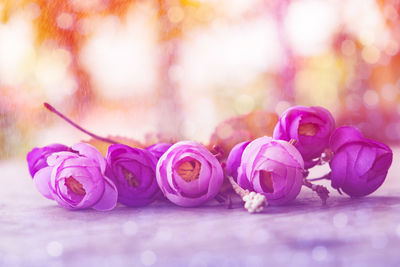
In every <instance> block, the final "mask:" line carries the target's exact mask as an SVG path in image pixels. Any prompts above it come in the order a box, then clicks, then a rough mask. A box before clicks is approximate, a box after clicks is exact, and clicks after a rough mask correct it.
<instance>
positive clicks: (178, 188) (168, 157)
mask: <svg viewBox="0 0 400 267" xmlns="http://www.w3.org/2000/svg"><path fill="white" fill-rule="evenodd" d="M156 175H157V182H158V185H159V186H160V188H161V191H162V192H163V193H164V195H165V196H166V197H167V198H168V199H169V200H170V201H171V202H173V203H175V204H177V205H179V206H183V207H194V206H199V205H201V204H203V203H204V202H206V201H208V200H210V199H212V198H214V197H215V196H216V195H217V194H218V192H219V190H220V188H221V186H222V182H223V179H224V175H223V171H222V168H221V165H220V163H219V162H218V160H217V159H216V158H215V156H213V155H212V154H211V153H210V152H209V151H208V150H207V149H206V148H205V147H204V146H202V145H201V144H199V143H197V142H193V141H181V142H178V143H176V144H174V145H173V146H171V147H170V148H169V149H168V150H167V152H166V153H165V154H164V155H162V156H161V158H160V159H159V161H158V163H157V169H156Z"/></svg>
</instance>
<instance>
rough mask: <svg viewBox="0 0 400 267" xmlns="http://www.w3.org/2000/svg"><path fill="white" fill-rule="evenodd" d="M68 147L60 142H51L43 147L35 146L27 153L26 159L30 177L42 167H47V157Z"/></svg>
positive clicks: (66, 149)
mask: <svg viewBox="0 0 400 267" xmlns="http://www.w3.org/2000/svg"><path fill="white" fill-rule="evenodd" d="M68 149H69V148H68V147H67V146H65V145H62V144H51V145H48V146H44V147H35V148H34V149H32V150H31V151H30V152H29V153H28V154H27V155H26V160H27V162H28V168H29V173H30V174H31V176H32V178H33V177H34V176H35V174H36V173H37V172H38V171H39V170H40V169H42V168H44V167H47V166H49V165H47V158H48V157H49V156H50V155H51V154H53V153H55V152H60V151H68Z"/></svg>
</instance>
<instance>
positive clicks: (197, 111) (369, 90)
mask: <svg viewBox="0 0 400 267" xmlns="http://www.w3.org/2000/svg"><path fill="white" fill-rule="evenodd" d="M399 5H400V4H399V1H396V0H388V1H375V0H348V1H344V0H343V1H342V0H327V1H317V0H285V1H262V0H251V1H242V0H235V1H231V0H223V1H216V0H194V1H186V0H180V1H178V0H168V1H164V0H161V1H118V0H90V1H78V0H69V1H59V0H54V1H52V2H51V4H49V2H48V1H45V0H23V1H12V0H3V1H2V2H0V127H1V133H0V158H7V157H12V156H23V155H24V153H26V151H27V150H29V148H31V147H32V146H35V145H42V144H46V143H51V142H65V143H69V142H74V140H75V141H77V139H85V138H87V137H86V136H84V135H82V134H81V133H77V132H76V131H75V130H73V129H71V128H69V126H67V125H64V123H63V122H61V121H59V120H58V119H56V118H54V117H53V116H52V115H49V114H47V113H46V112H45V111H44V109H43V108H42V107H41V105H42V103H43V102H50V103H51V104H53V105H55V106H56V107H57V108H58V109H60V110H61V111H63V112H64V113H66V114H67V115H68V116H70V117H71V118H72V119H73V120H75V121H77V122H78V123H80V124H82V125H83V126H85V127H86V128H89V129H90V130H92V131H94V132H96V133H98V134H101V135H118V136H124V137H130V138H134V139H137V140H139V141H141V142H145V143H146V142H154V141H155V140H158V139H159V138H161V137H160V136H162V137H163V138H167V139H194V140H198V141H201V142H204V143H207V142H208V140H209V139H210V136H211V135H212V133H213V132H214V130H215V127H216V126H217V125H218V124H219V123H221V122H222V121H224V120H226V119H228V118H230V117H232V116H240V115H246V114H248V113H251V112H255V111H260V110H265V111H268V112H275V113H277V114H281V113H282V112H283V111H284V110H285V109H286V108H287V107H289V106H290V105H294V104H300V105H320V106H324V107H326V108H328V109H330V110H331V111H332V112H333V113H334V115H335V117H336V118H337V123H338V125H343V124H353V125H355V126H358V127H359V128H360V129H361V130H362V131H364V133H365V135H366V136H368V137H371V138H375V139H378V140H382V141H388V142H393V143H396V142H399V141H400V123H399V119H400V102H399V100H400V98H399V86H400V79H399V78H400V77H399V72H398V69H399V68H400V57H399V49H400V30H399V29H400V22H399ZM378 127H379V128H380V129H382V131H376V130H374V129H377V128H378ZM221 129H222V130H221ZM231 131H234V130H233V129H227V128H224V127H222V128H218V135H220V137H221V138H224V136H225V137H226V136H229V135H230V132H231ZM316 253H317V252H316ZM318 253H319V252H318ZM318 253H317V254H318ZM318 255H319V254H318Z"/></svg>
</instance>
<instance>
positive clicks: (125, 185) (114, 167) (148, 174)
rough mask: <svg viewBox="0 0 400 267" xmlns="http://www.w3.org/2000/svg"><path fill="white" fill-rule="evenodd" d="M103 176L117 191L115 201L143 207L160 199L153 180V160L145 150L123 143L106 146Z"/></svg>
mask: <svg viewBox="0 0 400 267" xmlns="http://www.w3.org/2000/svg"><path fill="white" fill-rule="evenodd" d="M106 159H107V169H106V175H107V176H108V177H110V179H111V180H112V181H113V182H114V183H115V185H116V187H117V189H118V201H119V202H120V203H122V204H124V205H128V206H132V207H140V206H145V205H148V204H150V203H152V202H153V201H154V200H156V199H157V198H159V197H160V195H161V192H160V189H159V188H158V184H157V181H156V173H155V171H156V164H157V160H156V158H155V157H154V156H153V154H151V153H150V152H149V151H147V150H145V149H140V148H133V147H130V146H127V145H123V144H114V145H111V146H109V147H108V152H107V157H106Z"/></svg>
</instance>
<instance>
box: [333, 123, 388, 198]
mask: <svg viewBox="0 0 400 267" xmlns="http://www.w3.org/2000/svg"><path fill="white" fill-rule="evenodd" d="M330 148H331V149H332V151H333V152H334V156H333V158H332V160H331V161H330V162H329V165H330V167H331V175H330V179H331V183H332V187H333V188H336V189H341V190H343V192H345V193H346V194H348V195H349V196H351V197H362V196H366V195H368V194H371V193H372V192H374V191H375V190H376V189H378V188H379V186H381V185H382V183H383V182H384V181H385V178H386V175H387V172H388V170H389V167H390V165H391V164H392V159H393V153H392V150H391V149H390V148H389V147H388V146H386V145H385V144H383V143H380V142H378V141H374V140H369V139H366V138H364V137H363V135H362V134H361V132H360V131H359V130H357V129H356V128H354V127H350V126H345V127H340V128H337V129H336V130H335V131H334V132H333V133H332V136H331V139H330Z"/></svg>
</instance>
